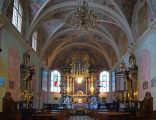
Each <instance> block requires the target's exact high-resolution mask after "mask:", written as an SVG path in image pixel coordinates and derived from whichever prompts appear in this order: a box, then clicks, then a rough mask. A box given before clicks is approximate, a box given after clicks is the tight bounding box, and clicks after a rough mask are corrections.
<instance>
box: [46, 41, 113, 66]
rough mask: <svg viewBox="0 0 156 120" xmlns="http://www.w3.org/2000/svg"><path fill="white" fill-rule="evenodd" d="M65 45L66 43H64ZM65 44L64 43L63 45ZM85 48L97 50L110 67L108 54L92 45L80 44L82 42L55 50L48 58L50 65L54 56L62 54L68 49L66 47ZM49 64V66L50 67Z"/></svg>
mask: <svg viewBox="0 0 156 120" xmlns="http://www.w3.org/2000/svg"><path fill="white" fill-rule="evenodd" d="M66 43H67V42H66ZM64 44H65V43H64ZM79 45H80V46H86V47H90V48H92V49H94V50H97V51H98V52H99V53H101V54H102V56H103V57H104V58H105V59H106V62H107V64H108V66H109V67H111V61H110V60H109V56H108V53H107V52H106V51H105V50H104V49H103V50H101V49H99V48H98V47H95V46H94V45H90V44H86V43H82V42H76V43H71V44H68V45H65V46H59V47H58V48H56V49H55V50H54V51H53V53H52V55H53V56H51V58H50V62H51V64H52V63H53V61H54V59H55V58H56V56H57V55H58V54H59V53H60V52H62V51H63V50H64V49H66V48H68V47H72V46H79ZM51 64H50V65H49V66H51Z"/></svg>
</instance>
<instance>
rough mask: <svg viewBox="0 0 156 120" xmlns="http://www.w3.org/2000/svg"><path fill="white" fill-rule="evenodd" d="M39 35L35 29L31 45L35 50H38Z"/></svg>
mask: <svg viewBox="0 0 156 120" xmlns="http://www.w3.org/2000/svg"><path fill="white" fill-rule="evenodd" d="M37 36H38V32H37V31H35V32H34V33H33V34H32V41H31V47H32V48H33V50H34V51H35V52H37V43H38V41H37V38H38V37H37Z"/></svg>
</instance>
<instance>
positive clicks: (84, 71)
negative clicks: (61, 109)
mask: <svg viewBox="0 0 156 120" xmlns="http://www.w3.org/2000/svg"><path fill="white" fill-rule="evenodd" d="M80 52H81V54H80ZM70 56H71V57H70V58H69V61H67V65H68V64H69V67H67V68H66V69H65V70H64V75H63V80H64V89H63V90H62V91H63V93H64V94H65V96H66V97H67V98H65V99H64V104H66V106H67V108H69V109H75V110H78V111H79V110H80V111H82V110H84V111H86V110H87V109H90V108H96V107H94V106H97V99H92V98H93V95H95V94H96V93H97V92H98V90H97V89H96V82H97V81H96V80H97V78H96V77H97V74H96V72H95V71H94V69H91V68H92V67H91V66H93V64H94V63H93V61H92V59H91V58H90V56H89V55H88V54H87V53H86V52H84V51H75V52H73V53H72V54H71V55H70ZM68 101H69V102H68ZM92 103H93V104H92Z"/></svg>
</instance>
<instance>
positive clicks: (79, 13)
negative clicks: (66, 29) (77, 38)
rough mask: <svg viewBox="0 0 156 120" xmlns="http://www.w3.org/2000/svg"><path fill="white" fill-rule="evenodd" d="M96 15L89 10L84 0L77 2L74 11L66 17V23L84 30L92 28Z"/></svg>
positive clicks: (94, 24)
mask: <svg viewBox="0 0 156 120" xmlns="http://www.w3.org/2000/svg"><path fill="white" fill-rule="evenodd" d="M96 20H97V16H96V15H95V13H94V11H93V10H91V8H90V7H89V4H88V3H87V1H86V0H81V1H79V2H78V6H77V7H76V9H75V11H74V12H73V13H72V14H70V15H68V16H67V17H66V23H67V24H69V25H71V26H73V27H75V28H76V29H78V30H80V31H82V32H86V31H87V30H90V29H94V28H95V26H96Z"/></svg>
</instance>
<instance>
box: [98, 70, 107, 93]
mask: <svg viewBox="0 0 156 120" xmlns="http://www.w3.org/2000/svg"><path fill="white" fill-rule="evenodd" d="M100 92H109V72H108V71H102V72H101V73H100Z"/></svg>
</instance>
